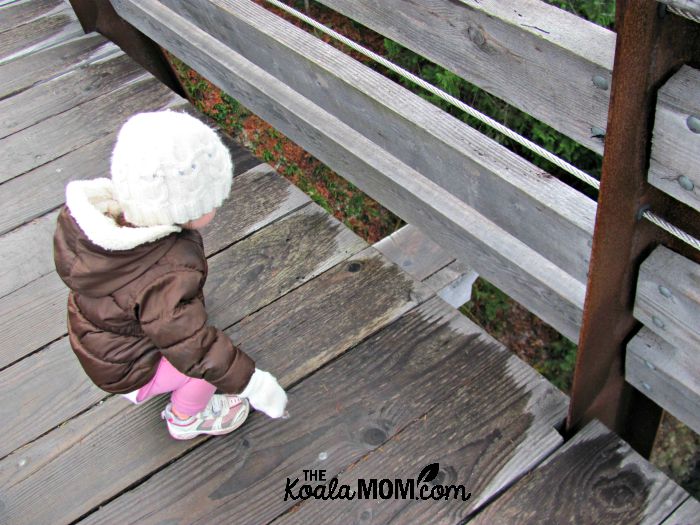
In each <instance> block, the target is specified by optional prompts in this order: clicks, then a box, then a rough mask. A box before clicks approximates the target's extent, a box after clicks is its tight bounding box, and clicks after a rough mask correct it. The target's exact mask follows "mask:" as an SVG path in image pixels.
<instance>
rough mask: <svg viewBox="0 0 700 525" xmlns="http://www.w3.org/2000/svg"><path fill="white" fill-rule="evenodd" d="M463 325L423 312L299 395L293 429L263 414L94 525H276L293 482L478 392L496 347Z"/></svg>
mask: <svg viewBox="0 0 700 525" xmlns="http://www.w3.org/2000/svg"><path fill="white" fill-rule="evenodd" d="M458 315H459V314H458V313H457V312H456V311H455V310H453V309H451V308H449V307H447V306H446V305H445V304H444V303H442V302H441V301H440V300H433V301H429V302H428V303H426V304H424V305H421V306H420V307H418V308H417V309H415V310H413V311H411V312H410V313H408V314H407V315H405V316H403V317H402V318H401V319H399V320H398V321H397V322H395V323H392V324H391V325H390V326H389V327H387V328H386V329H385V330H382V331H381V332H379V333H378V334H377V335H375V336H373V337H371V338H370V339H368V340H366V341H365V342H363V343H362V344H361V345H359V346H358V347H356V348H353V349H352V350H350V351H349V352H346V353H345V354H344V355H343V356H342V357H340V358H338V359H336V360H335V361H333V362H332V363H331V364H329V365H328V366H325V367H323V368H322V369H320V370H319V371H317V372H316V373H314V374H313V375H311V376H310V377H307V378H306V379H304V380H303V381H301V382H300V383H299V384H297V385H296V386H294V387H293V388H292V389H291V390H290V391H289V396H290V401H289V405H290V412H291V414H292V416H291V418H290V419H288V420H286V421H283V422H281V423H276V422H270V421H269V420H266V419H264V418H263V417H259V416H260V414H254V415H253V416H252V417H251V418H250V421H249V422H248V423H247V424H246V425H245V426H244V427H242V429H241V430H240V431H239V433H238V434H237V435H234V436H231V438H226V439H221V440H210V441H208V442H207V443H206V444H204V445H203V446H202V447H200V448H198V449H197V450H195V451H193V452H192V453H190V454H188V455H187V456H186V457H184V458H181V459H180V460H179V461H177V462H175V463H174V464H172V465H170V466H169V467H168V468H166V469H164V470H163V471H161V472H159V473H158V474H156V475H155V476H153V477H152V478H151V479H149V480H148V481H146V482H145V483H144V484H142V485H141V486H139V487H138V488H137V489H135V490H132V491H130V492H129V493H127V494H124V495H123V496H121V497H120V498H118V499H116V500H115V501H113V502H111V503H110V504H108V505H106V506H104V507H103V508H101V509H100V510H99V511H97V512H96V513H95V514H92V515H91V516H89V517H88V519H87V520H85V523H110V522H111V521H113V520H114V519H116V517H117V516H120V518H119V519H121V520H123V521H125V522H134V523H144V524H145V523H164V522H168V523H172V524H175V523H231V522H236V523H267V522H268V521H270V520H271V519H272V518H274V517H275V516H277V515H278V514H279V513H280V512H282V511H285V510H287V509H289V508H291V507H292V506H293V505H294V504H295V502H293V501H286V502H285V501H284V497H283V495H284V486H285V478H287V477H290V478H292V479H294V478H296V477H298V476H302V469H308V468H323V469H325V470H326V471H327V474H328V476H334V475H336V474H337V473H338V472H339V471H341V470H343V469H344V468H346V467H347V465H349V464H351V463H353V462H355V461H357V460H359V459H360V458H362V457H363V456H365V455H366V454H367V453H368V452H371V451H372V450H376V449H377V448H378V447H383V446H384V444H385V443H386V442H387V441H388V440H390V439H391V438H392V436H394V435H397V434H399V435H402V434H403V431H404V429H406V427H408V426H409V425H411V424H412V423H414V422H415V421H416V419H419V418H420V417H421V416H422V415H423V414H425V413H426V412H429V411H430V409H431V408H432V407H434V406H436V405H439V404H441V402H443V401H444V400H447V399H449V398H450V397H451V396H452V395H453V394H454V393H455V391H458V390H459V389H460V387H462V386H463V385H465V384H469V381H464V379H463V378H465V377H467V378H470V379H473V378H474V377H475V376H476V375H477V374H478V372H479V371H481V372H484V371H486V370H489V369H490V370H494V371H495V370H496V369H497V368H498V367H489V366H488V365H487V362H488V364H493V361H494V360H496V361H498V357H499V354H500V352H498V351H497V350H498V347H497V345H495V344H493V343H491V342H486V341H484V340H483V339H481V338H480V337H479V332H480V330H479V329H478V327H476V326H474V325H472V324H471V323H469V324H468V325H464V324H463V323H461V322H453V320H454V319H455V318H456V316H458ZM476 356H479V357H478V358H477V357H476ZM482 356H483V357H484V360H483V361H482V360H481V357H482ZM482 364H483V366H482ZM504 391H505V389H504ZM511 394H513V395H514V396H515V397H516V398H517V397H518V396H517V394H516V393H515V392H513V391H511ZM294 407H297V408H296V409H295V408H294ZM306 407H313V409H308V408H306ZM297 412H298V415H297ZM275 426H277V427H279V431H275V430H274V427H275ZM188 470H189V472H191V473H192V476H191V477H190V478H189V479H185V477H184V476H183V475H182V473H184V472H186V471H188ZM263 495H267V496H266V497H263ZM137 501H138V502H141V504H140V505H135V502H137ZM323 522H324V523H329V522H330V521H327V520H324V521H323Z"/></svg>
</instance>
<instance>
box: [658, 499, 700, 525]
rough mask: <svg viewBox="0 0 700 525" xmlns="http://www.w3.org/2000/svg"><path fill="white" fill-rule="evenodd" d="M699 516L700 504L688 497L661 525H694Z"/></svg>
mask: <svg viewBox="0 0 700 525" xmlns="http://www.w3.org/2000/svg"><path fill="white" fill-rule="evenodd" d="M698 516H700V503H698V500H696V499H695V498H693V497H692V496H691V497H689V498H688V499H687V500H686V501H685V502H684V503H683V504H682V505H681V506H680V507H678V508H677V509H676V510H675V512H674V513H673V514H671V515H670V516H669V517H668V518H666V519H665V520H664V522H663V525H694V524H695V523H697V522H698Z"/></svg>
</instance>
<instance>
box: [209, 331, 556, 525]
mask: <svg viewBox="0 0 700 525" xmlns="http://www.w3.org/2000/svg"><path fill="white" fill-rule="evenodd" d="M460 321H461V324H466V322H467V321H466V319H465V318H462V320H460ZM455 324H460V322H457V323H453V325H452V326H453V327H454V325H455ZM484 339H488V338H486V337H484ZM497 348H498V345H494V346H493V347H492V349H491V351H492V352H494V351H495V352H496V353H497V354H501V355H499V357H500V359H498V360H494V361H491V362H490V363H489V364H488V365H487V366H486V367H484V368H481V366H479V369H480V370H479V373H478V374H475V375H474V376H469V377H464V378H463V379H462V380H461V381H460V383H461V384H460V387H459V388H458V389H457V391H455V392H454V393H453V394H452V396H451V397H450V398H448V399H447V400H446V401H443V402H441V403H435V404H434V405H433V407H434V408H432V409H431V410H430V411H428V412H427V413H426V414H425V415H423V417H419V418H416V420H415V421H414V422H413V423H412V424H411V425H410V426H408V427H406V428H404V429H403V430H402V431H401V433H400V434H399V435H397V436H395V437H393V438H391V439H387V441H386V442H385V443H383V444H382V445H381V448H380V449H378V450H376V451H374V452H372V453H370V454H368V455H367V456H365V457H363V458H362V459H361V460H360V461H358V462H357V463H356V464H353V465H351V466H350V467H349V468H347V469H346V470H345V471H343V472H340V473H339V474H338V476H337V478H338V483H339V484H346V485H348V486H349V487H350V488H351V490H353V491H355V493H356V494H357V493H358V480H359V479H363V480H365V481H366V480H370V479H373V478H374V479H378V480H381V479H390V480H394V479H402V480H406V479H414V480H415V479H416V478H417V477H418V473H419V472H420V471H421V470H422V468H423V467H425V466H426V465H428V464H431V463H438V464H439V467H440V470H439V471H438V476H437V478H436V480H435V483H436V484H440V485H458V486H464V494H465V497H466V494H468V493H471V497H470V498H469V500H467V501H463V500H462V499H458V500H449V501H445V500H441V501H415V499H414V498H415V497H417V496H419V494H420V486H419V485H416V487H415V493H414V494H415V495H413V494H411V495H409V497H408V498H404V499H401V498H397V499H388V500H382V499H370V500H367V499H354V500H351V501H332V500H328V501H318V500H309V501H306V502H302V503H301V504H300V506H297V507H295V508H293V509H292V510H291V511H289V512H287V513H285V514H284V515H282V516H281V517H280V518H278V519H276V520H275V521H274V523H275V524H276V525H278V524H279V525H282V524H292V523H299V524H306V523H348V522H351V523H406V524H412V523H430V524H436V525H437V524H450V525H451V524H455V523H462V521H463V520H464V519H465V518H468V517H469V516H471V515H473V514H474V513H475V512H477V511H478V510H479V509H480V508H481V507H483V505H484V504H486V503H487V502H488V501H489V500H490V499H492V498H493V497H494V496H495V495H496V494H498V493H499V492H501V491H502V490H504V489H505V488H507V487H508V486H509V485H510V484H511V483H513V481H514V480H515V479H518V478H519V477H520V476H522V475H523V474H524V473H525V472H526V471H528V470H529V469H531V468H533V467H534V466H536V465H537V464H538V463H539V462H540V461H542V460H543V459H544V458H545V457H546V456H547V455H549V454H550V453H551V452H552V451H553V450H555V449H556V448H557V447H559V446H560V445H561V443H562V441H563V439H562V437H561V435H560V434H559V433H558V432H557V431H556V430H555V429H554V426H553V425H559V424H560V423H561V422H562V421H563V419H564V417H565V413H566V404H567V401H566V397H565V396H564V395H563V394H562V393H561V392H559V391H557V390H556V389H555V388H554V387H553V386H552V385H551V384H548V383H546V382H545V381H544V380H543V379H542V378H541V377H537V375H536V373H535V372H534V371H533V370H532V369H531V368H529V367H528V366H526V365H524V364H523V363H522V362H520V361H518V360H517V358H516V357H515V356H512V355H511V356H510V357H507V356H506V355H503V354H504V353H505V352H502V351H501V352H499V351H498V350H497ZM452 357H453V356H452V355H449V356H448V359H449V358H452ZM464 358H466V359H467V360H472V362H473V363H475V362H476V360H477V359H479V361H480V360H481V359H482V358H483V356H478V357H477V356H476V355H473V354H472V353H471V351H467V352H466V355H465V356H464ZM453 366H458V364H457V363H454V362H453ZM434 373H435V374H436V375H437V371H435V372H434ZM443 379H444V381H448V380H449V378H448V377H446V378H442V377H441V381H442V380H443ZM438 388H443V384H442V383H441V384H440V385H439V386H438ZM430 489H432V486H431V485H428V487H427V494H430ZM233 512H235V509H231V510H230V511H229V512H228V514H227V516H231V517H232V514H233ZM217 517H219V516H217ZM494 523H500V522H494Z"/></svg>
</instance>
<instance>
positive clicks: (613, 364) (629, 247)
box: [567, 0, 700, 455]
mask: <svg viewBox="0 0 700 525" xmlns="http://www.w3.org/2000/svg"><path fill="white" fill-rule="evenodd" d="M616 27H617V28H618V37H617V47H616V51H615V69H614V71H613V82H612V98H611V105H610V115H609V117H608V133H607V135H606V139H605V144H606V146H605V156H604V158H603V177H602V182H601V192H600V197H599V201H598V211H597V217H596V226H595V233H594V237H593V255H592V257H591V267H590V272H589V278H588V287H587V294H586V303H585V311H584V320H583V327H582V330H581V338H580V341H579V351H578V356H577V362H576V369H575V372H574V384H573V389H572V398H571V406H570V412H569V419H568V425H567V427H568V430H569V431H570V432H573V431H575V430H576V429H578V428H580V427H581V425H582V424H584V423H585V422H587V421H589V420H591V419H593V418H598V419H600V420H601V421H602V422H603V423H605V424H606V425H607V426H608V427H609V428H611V429H613V430H615V431H616V432H617V433H618V434H620V435H621V436H622V437H623V439H625V440H626V441H628V442H629V443H630V444H632V445H633V447H634V448H635V449H636V450H638V451H640V452H641V453H642V454H643V455H646V454H647V453H649V452H650V450H651V446H652V444H653V440H654V436H655V433H656V428H657V425H658V419H659V416H660V411H659V410H658V408H657V407H656V406H655V405H654V404H653V403H651V402H650V401H649V400H648V399H647V398H645V397H644V396H643V395H640V394H639V393H638V392H636V391H634V390H633V389H632V388H630V387H629V385H626V384H625V381H624V377H623V364H624V355H625V347H626V344H627V341H629V339H630V338H631V337H632V334H633V333H634V332H635V331H636V329H637V328H638V323H637V322H636V321H635V319H634V318H633V316H632V309H633V304H634V292H635V287H636V274H637V270H638V268H639V265H640V264H641V262H642V260H643V259H644V257H645V255H646V254H647V253H648V251H649V250H650V249H651V248H652V247H653V245H654V243H656V242H658V241H659V240H660V239H664V238H665V237H664V236H663V235H662V232H661V231H660V230H658V229H656V228H655V227H653V226H652V225H651V224H650V223H647V222H646V221H642V220H640V218H639V212H640V209H642V207H643V206H644V205H645V204H647V203H648V202H649V200H650V197H649V196H648V193H649V192H648V191H647V190H648V188H649V187H648V184H646V175H647V168H648V165H649V151H650V147H651V132H652V122H653V115H654V108H655V98H656V92H657V90H658V89H659V88H660V87H661V86H662V85H663V83H664V82H665V80H666V79H667V78H668V77H669V76H670V75H671V74H673V72H675V71H676V70H677V69H678V68H680V66H681V65H682V64H683V63H684V62H688V61H690V60H698V59H700V25H698V24H693V23H691V22H690V21H688V20H685V19H682V18H680V17H675V16H666V17H662V16H660V12H659V9H658V5H657V4H656V2H648V1H646V0H618V2H617V17H616ZM667 204H668V203H667ZM669 207H671V206H666V208H669ZM676 207H677V206H676ZM656 211H659V210H658V209H657V210H656ZM661 213H663V211H661Z"/></svg>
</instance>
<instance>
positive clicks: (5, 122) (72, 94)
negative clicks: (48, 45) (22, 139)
mask: <svg viewBox="0 0 700 525" xmlns="http://www.w3.org/2000/svg"><path fill="white" fill-rule="evenodd" d="M142 75H143V68H141V66H139V65H138V64H137V63H136V62H134V61H133V60H132V59H131V58H130V57H128V56H127V55H124V54H121V55H116V56H114V57H113V58H112V59H110V60H106V61H100V62H98V63H97V64H95V63H91V64H90V63H88V64H87V65H86V66H84V67H81V68H80V69H76V70H73V71H71V72H69V73H67V74H65V75H62V76H60V77H58V78H56V79H53V80H50V81H48V82H45V83H43V84H41V85H39V86H35V87H33V88H31V89H28V90H26V91H24V92H22V93H19V94H17V95H15V96H13V97H9V98H5V99H4V100H2V101H0V115H2V116H1V117H0V138H3V137H6V136H8V135H11V134H12V133H16V132H17V131H20V130H22V129H25V128H28V127H30V126H32V125H33V124H36V123H37V122H40V121H41V120H44V119H46V118H49V117H52V116H54V115H57V114H59V113H62V112H64V111H66V110H68V109H71V108H73V107H75V106H77V105H79V104H82V103H83V102H86V101H88V100H92V99H94V98H97V97H99V96H101V95H104V94H105V93H109V92H110V91H113V90H115V89H117V88H118V87H120V86H121V85H122V84H124V83H129V82H132V81H134V80H135V79H136V78H138V77H140V76H142Z"/></svg>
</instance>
